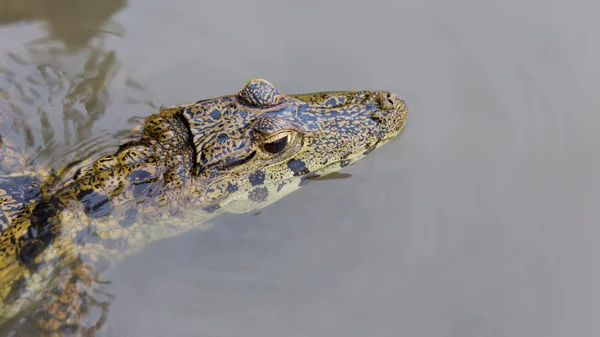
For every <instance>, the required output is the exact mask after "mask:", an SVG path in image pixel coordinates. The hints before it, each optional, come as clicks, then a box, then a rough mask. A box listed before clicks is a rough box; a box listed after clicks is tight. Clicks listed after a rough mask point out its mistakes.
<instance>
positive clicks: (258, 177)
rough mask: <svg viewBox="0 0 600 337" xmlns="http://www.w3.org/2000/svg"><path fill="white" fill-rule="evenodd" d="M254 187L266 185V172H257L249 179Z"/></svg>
mask: <svg viewBox="0 0 600 337" xmlns="http://www.w3.org/2000/svg"><path fill="white" fill-rule="evenodd" d="M248 180H250V184H252V186H257V185H262V184H264V183H265V172H264V171H262V170H259V171H256V172H254V173H252V174H250V176H249V177H248Z"/></svg>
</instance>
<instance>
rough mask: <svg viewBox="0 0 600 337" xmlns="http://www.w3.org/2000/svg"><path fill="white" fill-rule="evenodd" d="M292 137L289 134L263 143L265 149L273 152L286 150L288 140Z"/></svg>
mask: <svg viewBox="0 0 600 337" xmlns="http://www.w3.org/2000/svg"><path fill="white" fill-rule="evenodd" d="M290 138H291V136H290V135H287V136H285V137H281V138H279V139H276V140H274V141H272V142H269V143H265V144H264V145H263V149H264V150H265V151H267V152H269V153H272V154H277V153H280V152H281V151H283V150H285V147H286V146H287V144H288V142H289V141H290Z"/></svg>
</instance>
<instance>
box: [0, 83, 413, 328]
mask: <svg viewBox="0 0 600 337" xmlns="http://www.w3.org/2000/svg"><path fill="white" fill-rule="evenodd" d="M3 116H4V117H3ZM3 118H4V119H7V118H9V117H7V114H6V111H4V112H0V122H1V121H2V120H3ZM406 118H407V108H406V106H405V104H404V101H403V100H402V99H400V98H399V97H398V96H397V95H396V94H394V93H391V92H386V91H355V92H320V93H312V94H294V95H286V94H284V93H282V92H281V91H279V90H278V89H276V88H275V87H274V86H273V85H272V84H271V83H269V82H268V81H266V80H262V79H253V80H250V81H249V82H248V83H247V84H246V85H245V86H244V88H243V89H242V90H241V91H240V92H239V93H237V94H233V95H228V96H222V97H218V98H214V99H207V100H201V101H198V102H195V103H191V104H185V105H177V106H173V107H168V108H163V109H162V110H161V111H160V112H159V113H157V114H154V115H151V116H149V117H147V118H146V119H145V121H144V123H143V125H141V127H140V128H139V131H138V135H137V137H136V138H135V140H131V141H129V142H127V143H125V144H124V145H122V146H120V147H119V148H118V149H117V150H116V151H115V152H114V153H113V154H110V155H106V156H103V157H101V158H98V159H96V160H94V161H92V160H91V159H90V161H89V162H88V163H87V164H82V165H81V167H78V168H76V170H75V169H74V170H72V171H71V172H72V173H71V174H69V175H67V178H63V179H62V180H60V179H59V181H58V182H56V180H57V179H58V178H56V177H53V178H52V179H51V178H50V175H44V174H43V173H42V170H38V169H35V167H32V166H31V165H29V164H28V163H27V160H25V158H24V157H23V155H22V154H21V152H20V151H19V149H18V148H17V147H16V146H15V145H14V144H13V143H12V142H11V141H10V140H9V139H6V138H1V141H0V172H4V175H2V176H0V230H1V234H0V300H1V306H0V326H1V325H3V324H8V322H13V323H14V321H15V320H17V318H18V317H21V316H22V315H23V313H27V315H26V317H27V319H26V320H25V323H22V324H27V325H29V326H32V325H34V326H35V327H36V328H35V329H36V330H37V331H39V334H40V335H42V336H91V335H95V333H96V332H97V330H98V329H100V327H101V326H102V325H103V324H104V322H105V320H106V315H107V312H108V303H109V302H110V299H109V298H107V296H105V295H104V293H103V291H102V286H101V285H102V282H103V281H102V280H101V278H100V277H99V276H100V275H101V273H102V272H103V271H105V270H106V269H107V268H109V267H111V266H114V264H115V263H117V262H118V261H120V260H122V259H123V258H124V257H126V256H128V255H130V254H132V253H134V252H136V251H139V250H140V249H141V248H142V247H144V246H145V245H147V244H148V243H150V242H152V241H154V240H157V239H161V238H166V237H170V236H174V235H178V234H181V233H183V232H185V231H187V230H190V229H193V228H199V227H201V226H202V225H203V223H205V222H206V220H207V219H209V218H211V217H214V216H215V215H216V214H219V213H221V212H223V211H231V212H247V211H252V210H257V209H260V208H262V207H265V206H267V205H270V204H272V203H273V202H275V201H277V200H278V199H280V198H282V197H283V196H285V195H286V194H288V193H290V192H292V191H294V190H297V189H298V188H299V187H301V186H303V185H304V184H305V183H306V182H308V181H309V180H312V179H313V178H314V177H319V176H322V175H325V174H328V173H331V172H335V171H337V170H339V169H340V168H343V167H345V166H347V165H350V164H353V163H355V162H356V161H357V160H359V159H360V158H362V157H364V156H365V155H367V154H368V153H370V152H371V151H373V150H374V149H376V148H378V147H380V146H381V145H383V144H385V143H387V142H388V141H390V140H391V139H393V138H395V137H396V136H397V135H398V134H399V133H400V131H401V130H402V128H403V126H404V123H405V122H406ZM7 172H8V173H7ZM49 181H53V183H49ZM98 308H99V309H100V312H101V315H100V317H99V318H97V319H95V321H93V322H87V323H84V322H83V321H85V320H84V319H83V318H84V317H86V314H88V313H90V312H91V311H92V310H93V309H98ZM20 321H23V319H20ZM15 324H16V323H15Z"/></svg>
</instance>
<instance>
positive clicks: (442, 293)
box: [0, 0, 600, 337]
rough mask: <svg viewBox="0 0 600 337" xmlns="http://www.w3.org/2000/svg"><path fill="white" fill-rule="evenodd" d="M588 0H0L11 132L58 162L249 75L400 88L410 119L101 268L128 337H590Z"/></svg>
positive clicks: (595, 277) (33, 151) (597, 85)
mask: <svg viewBox="0 0 600 337" xmlns="http://www.w3.org/2000/svg"><path fill="white" fill-rule="evenodd" d="M599 7H600V6H599V5H598V4H597V3H595V2H592V1H589V2H587V3H585V2H584V1H575V2H574V1H534V0H528V1H509V2H507V1H473V0H458V1H451V2H448V1H441V0H430V1H420V0H414V1H410V0H409V1H376V0H373V1H339V2H335V1H322V2H317V1H294V2H292V1H253V2H249V1H241V0H239V1H228V2H223V1H222V2H201V1H191V0H187V1H184V0H176V1H170V2H164V1H148V0H146V1H141V0H130V1H125V0H109V1H107V0H103V1H99V0H90V1H84V2H82V1H75V0H54V1H50V2H48V1H36V0H20V1H16V0H1V1H0V41H2V43H0V54H1V55H2V56H0V94H1V95H2V97H3V98H2V99H4V100H5V102H10V104H12V105H13V108H14V111H15V112H16V114H17V116H16V123H15V124H14V125H11V126H7V125H1V126H0V133H2V134H3V135H6V136H10V137H11V138H13V139H15V140H16V141H17V142H18V143H19V145H20V146H22V147H23V148H25V149H26V150H27V151H28V153H29V154H30V156H31V157H32V158H34V159H35V160H36V161H37V162H38V163H40V164H43V165H46V166H50V167H60V165H64V164H65V163H68V162H70V161H71V160H73V159H74V158H77V157H81V156H87V155H94V156H95V155H100V154H102V153H104V152H107V151H112V150H114V149H115V147H116V146H117V145H118V144H119V143H120V141H121V140H122V139H124V138H125V137H126V132H127V130H129V129H130V128H131V127H133V126H134V125H136V124H137V122H138V121H139V118H140V117H143V116H146V115H148V114H150V113H153V112H155V111H157V109H158V107H159V106H161V105H171V104H178V103H184V102H189V101H195V100H198V99H201V98H210V97H213V96H218V95H223V94H227V93H231V92H236V91H238V90H239V89H241V87H242V86H243V84H244V83H245V82H246V81H247V80H248V79H250V78H253V77H263V78H266V79H268V80H270V81H271V82H273V83H274V84H276V85H277V86H278V87H280V88H281V89H282V90H283V91H285V92H290V93H291V92H310V91H321V90H346V89H349V90H355V89H363V88H364V89H379V88H381V89H387V90H391V91H394V92H397V93H398V94H400V95H401V96H402V97H403V98H404V99H405V100H406V101H407V103H408V105H409V109H410V116H409V122H408V124H407V127H406V128H405V131H404V132H403V134H402V135H401V137H400V138H399V139H398V140H396V141H394V142H393V143H391V144H389V145H387V146H385V147H384V148H382V149H381V150H378V151H377V152H376V153H373V154H372V155H371V156H370V157H369V158H367V159H365V160H363V161H361V162H360V163H358V164H357V165H355V166H353V167H350V168H348V169H346V170H345V172H346V173H350V174H351V177H350V178H348V179H332V180H327V181H319V182H317V183H313V184H310V185H308V186H307V187H306V188H304V189H303V190H301V191H299V192H296V193H294V194H292V195H290V196H289V197H287V198H285V199H284V200H282V201H280V202H278V203H277V204H276V205H274V206H272V207H269V208H267V209H264V210H263V211H262V212H261V213H260V214H258V215H227V216H223V217H220V218H218V219H216V220H215V221H214V223H215V225H216V226H215V227H214V228H213V229H211V230H209V231H206V232H201V231H194V232H190V233H187V234H186V235H185V236H183V237H177V238H173V239H169V240H166V241H161V242H159V243H156V244H154V245H152V246H150V247H149V248H148V249H147V250H145V251H144V252H143V253H141V254H139V255H137V256H135V257H132V258H129V259H127V260H126V261H125V262H124V263H122V264H121V265H120V266H119V267H117V268H116V269H114V270H112V271H111V272H110V273H109V274H107V275H105V276H106V278H107V279H110V280H111V281H112V282H113V284H112V285H111V288H110V289H111V291H112V292H113V294H114V295H115V296H116V300H115V301H114V303H113V305H112V308H111V312H110V315H111V316H110V318H109V322H108V324H113V325H116V326H119V327H125V328H127V329H129V330H130V331H131V332H132V334H133V335H134V336H214V337H221V336H248V337H250V336H286V337H288V336H289V337H294V336H311V337H317V336H371V335H376V336H390V337H392V336H394V337H395V336H427V337H433V336H444V337H446V336H447V337H450V336H457V337H458V336H460V337H467V336H473V337H475V336H477V337H482V336H490V337H501V336H523V337H530V336H571V335H572V336H594V335H598V334H600V323H599V321H598V319H597V317H596V316H597V312H598V308H599V307H600V289H599V288H598V284H600V268H598V259H597V257H598V256H599V254H600V249H599V248H598V244H597V242H598V237H599V236H598V235H599V234H600V229H599V228H598V226H599V224H600V214H599V209H600V208H599V207H598V205H599V202H600V193H599V192H598V191H599V187H600V186H599V182H600V180H599V179H598V172H599V170H600V158H599V156H598V150H597V147H598V145H599V144H600V143H599V142H600V138H599V136H598V130H599V126H600V117H599V116H600V114H599V113H598V106H600V98H599V97H600V96H599V95H598V92H600V79H599V78H600V77H598V74H599V73H600V57H599V56H600V55H599V50H598V49H599V48H598V41H597V32H598V31H599V29H600V24H599V23H598V20H597V16H596V13H597V12H598V10H599V9H600V8H599Z"/></svg>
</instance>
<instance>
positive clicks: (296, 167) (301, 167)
mask: <svg viewBox="0 0 600 337" xmlns="http://www.w3.org/2000/svg"><path fill="white" fill-rule="evenodd" d="M287 166H288V168H289V169H290V170H292V172H294V175H295V176H299V175H302V174H307V173H308V168H307V167H306V164H305V163H304V162H303V161H302V160H300V159H292V160H290V161H289V162H288V163H287Z"/></svg>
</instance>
